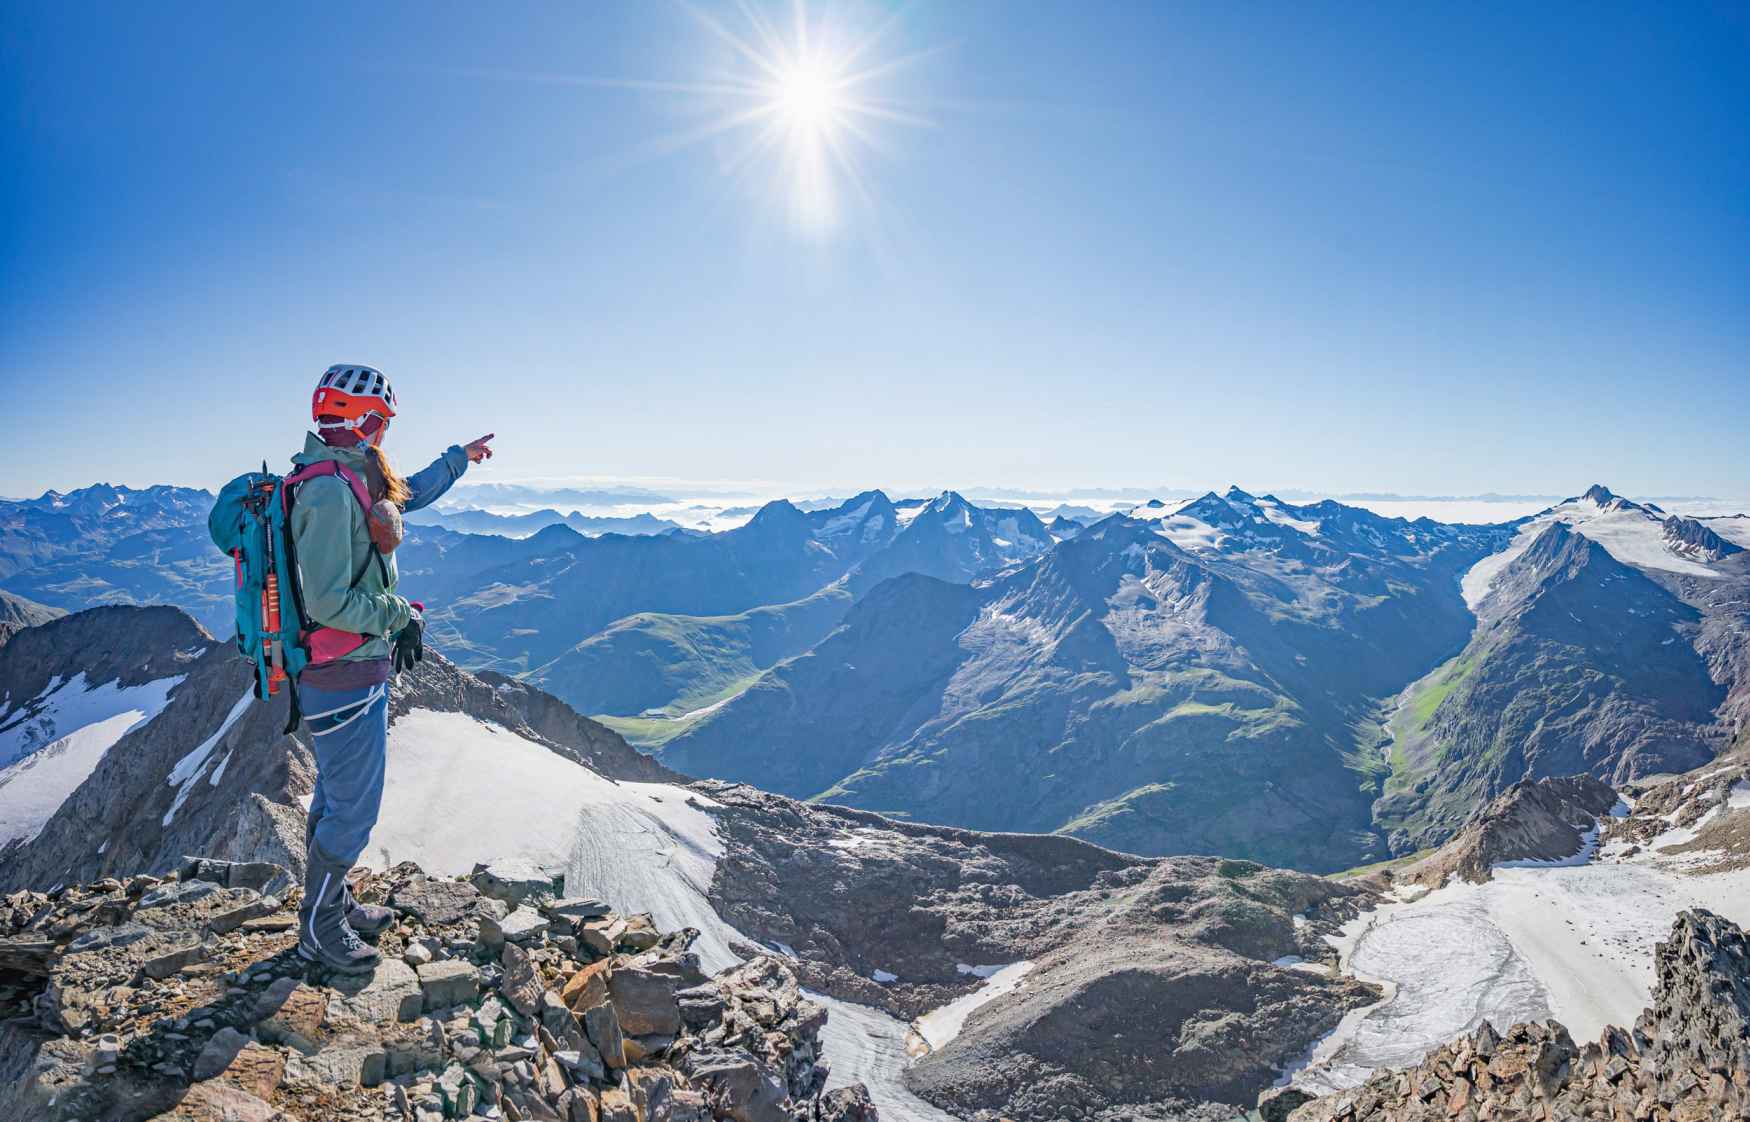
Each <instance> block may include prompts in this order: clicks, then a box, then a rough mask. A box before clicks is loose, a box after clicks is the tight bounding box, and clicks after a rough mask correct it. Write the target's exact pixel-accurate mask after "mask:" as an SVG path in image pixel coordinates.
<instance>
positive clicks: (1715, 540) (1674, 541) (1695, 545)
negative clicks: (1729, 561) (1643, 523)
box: [1665, 514, 1744, 562]
mask: <svg viewBox="0 0 1750 1122" xmlns="http://www.w3.org/2000/svg"><path fill="white" fill-rule="evenodd" d="M1665 543H1666V545H1668V546H1669V547H1670V548H1671V551H1672V552H1673V553H1680V554H1682V555H1683V556H1685V557H1688V558H1689V559H1691V560H1693V561H1707V562H1711V561H1718V560H1720V559H1721V558H1725V557H1730V556H1731V555H1732V554H1734V553H1742V552H1744V547H1743V546H1740V545H1735V544H1734V543H1732V542H1729V541H1727V540H1726V539H1725V538H1722V537H1720V536H1719V535H1718V534H1716V533H1714V532H1713V530H1711V529H1709V528H1708V527H1707V526H1706V525H1705V524H1704V523H1701V522H1698V521H1696V520H1695V519H1693V518H1682V517H1679V516H1678V515H1675V514H1674V515H1672V516H1671V517H1669V518H1667V519H1665Z"/></svg>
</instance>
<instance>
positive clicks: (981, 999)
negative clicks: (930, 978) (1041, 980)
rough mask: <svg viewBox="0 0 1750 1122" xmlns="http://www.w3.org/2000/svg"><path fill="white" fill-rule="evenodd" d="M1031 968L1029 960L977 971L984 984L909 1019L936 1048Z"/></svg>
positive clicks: (1012, 987)
mask: <svg viewBox="0 0 1750 1122" xmlns="http://www.w3.org/2000/svg"><path fill="white" fill-rule="evenodd" d="M1032 969H1033V964H1032V963H1031V962H1011V963H1009V964H1008V965H1007V966H1002V967H998V968H997V969H996V970H994V971H992V972H991V973H990V974H988V975H984V974H981V975H979V976H980V977H983V978H984V979H985V982H984V985H982V986H979V987H978V988H977V989H975V990H973V991H972V992H971V993H969V994H966V995H964V996H962V997H957V998H955V999H954V1000H953V1001H950V1002H949V1003H948V1004H946V1005H943V1006H941V1007H940V1008H937V1009H932V1010H930V1011H929V1012H928V1013H925V1014H924V1015H923V1016H921V1017H919V1018H918V1019H917V1020H915V1021H913V1022H912V1028H913V1030H915V1031H916V1032H917V1034H918V1035H919V1036H921V1037H922V1038H923V1039H924V1042H925V1043H926V1044H928V1045H929V1046H930V1050H931V1051H932V1052H933V1051H936V1050H937V1049H939V1048H941V1047H943V1046H944V1045H946V1044H947V1043H948V1042H949V1041H950V1040H953V1039H954V1038H955V1037H956V1036H959V1035H960V1030H961V1029H962V1028H964V1027H965V1025H966V1018H967V1017H969V1016H971V1015H972V1012H973V1010H975V1009H978V1008H980V1007H982V1006H985V1005H988V1004H990V1003H991V1002H992V1001H995V1000H996V999H997V998H999V997H1001V996H1003V995H1004V994H1006V993H1012V992H1014V991H1015V990H1016V989H1018V988H1020V985H1021V980H1022V979H1023V978H1025V977H1026V976H1027V972H1028V971H1029V970H1032ZM972 972H976V970H975V971H972Z"/></svg>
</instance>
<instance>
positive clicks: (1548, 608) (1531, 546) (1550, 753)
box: [1374, 487, 1750, 854]
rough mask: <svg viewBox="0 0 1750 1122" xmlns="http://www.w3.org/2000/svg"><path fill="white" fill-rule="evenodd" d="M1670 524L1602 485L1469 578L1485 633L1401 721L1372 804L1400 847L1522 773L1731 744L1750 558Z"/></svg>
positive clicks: (1748, 701) (1749, 608)
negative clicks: (1720, 550)
mask: <svg viewBox="0 0 1750 1122" xmlns="http://www.w3.org/2000/svg"><path fill="white" fill-rule="evenodd" d="M1663 519H1664V516H1663V514H1662V512H1659V511H1657V510H1656V509H1655V508H1651V507H1648V506H1644V505H1642V504H1637V503H1633V502H1630V501H1628V500H1625V499H1622V498H1620V497H1618V496H1615V495H1612V494H1611V493H1610V492H1609V491H1608V490H1606V489H1604V488H1602V487H1595V488H1593V489H1592V490H1590V491H1588V492H1587V494H1586V495H1583V496H1580V497H1579V498H1575V499H1571V500H1569V501H1568V502H1566V503H1563V504H1560V505H1559V506H1557V507H1555V508H1552V509H1551V510H1550V511H1548V512H1545V514H1543V515H1540V516H1537V517H1535V518H1533V519H1530V520H1527V521H1526V522H1525V523H1524V524H1523V525H1522V526H1521V527H1520V528H1519V530H1518V534H1517V536H1516V537H1515V539H1514V541H1513V544H1512V545H1511V546H1510V547H1509V548H1508V549H1506V550H1504V551H1503V552H1501V553H1499V554H1497V555H1495V556H1493V557H1491V558H1489V559H1487V560H1486V561H1485V562H1484V563H1482V564H1479V565H1478V566H1477V567H1476V568H1475V569H1474V570H1472V571H1471V572H1470V573H1467V574H1466V576H1465V581H1464V588H1465V592H1466V596H1467V598H1468V599H1469V600H1470V601H1471V602H1472V604H1473V606H1474V607H1475V610H1476V612H1477V617H1478V624H1477V628H1476V631H1475V634H1474V635H1473V636H1472V637H1471V640H1470V642H1469V644H1468V645H1467V646H1466V648H1465V649H1464V650H1463V651H1462V652H1461V653H1460V654H1459V655H1458V656H1457V657H1456V658H1455V659H1453V660H1452V661H1451V662H1449V663H1448V664H1446V665H1444V666H1443V667H1441V668H1440V669H1439V670H1437V671H1436V672H1435V673H1434V674H1431V675H1429V676H1428V677H1427V678H1426V679H1424V680H1423V681H1421V682H1419V683H1417V684H1416V685H1415V686H1414V687H1412V688H1411V689H1410V690H1409V691H1407V693H1406V694H1405V696H1404V701H1403V704H1402V705H1401V706H1400V708H1399V710H1398V712H1397V716H1396V718H1395V720H1394V722H1393V731H1394V734H1395V742H1394V743H1392V744H1391V745H1390V749H1391V752H1392V760H1393V774H1392V776H1391V779H1390V780H1389V781H1388V783H1387V785H1386V789H1385V793H1384V796H1383V797H1382V798H1381V799H1380V800H1379V802H1378V804H1377V805H1376V806H1375V808H1374V812H1375V817H1376V819H1377V820H1378V822H1379V824H1380V827H1381V829H1383V830H1385V831H1387V832H1388V833H1389V835H1390V839H1391V845H1392V848H1393V851H1394V852H1396V853H1400V854H1402V853H1408V852H1411V851H1414V850H1417V849H1422V848H1426V847H1428V846H1430V845H1433V844H1437V843H1439V842H1440V841H1442V840H1444V838H1445V837H1447V836H1449V835H1450V833H1451V832H1452V831H1453V830H1454V829H1456V828H1457V827H1458V825H1459V824H1460V823H1461V822H1462V821H1463V820H1464V819H1465V818H1466V817H1467V816H1468V815H1469V814H1470V812H1471V811H1472V810H1473V809H1474V808H1475V807H1477V806H1479V805H1481V804H1482V803H1484V802H1487V801H1488V800H1489V799H1491V798H1493V797H1494V796H1495V795H1498V794H1499V793H1501V792H1502V791H1504V790H1505V789H1506V788H1507V787H1508V786H1510V785H1511V784H1512V783H1514V782H1515V781H1517V780H1518V779H1520V778H1521V777H1524V776H1529V777H1531V778H1541V777H1545V776H1552V775H1571V774H1575V773H1578V772H1586V773H1589V774H1591V775H1593V776H1595V777H1597V778H1600V779H1603V780H1605V781H1607V782H1612V783H1618V784H1620V783H1624V782H1627V781H1629V780H1632V779H1635V778H1638V777H1642V776H1647V775H1651V774H1656V773H1661V772H1680V771H1687V770H1689V769H1690V768H1693V767H1696V766H1698V765H1700V764H1702V763H1704V762H1705V761H1707V760H1709V759H1711V758H1712V757H1713V756H1714V755H1715V754H1716V753H1717V752H1719V751H1720V750H1721V749H1722V748H1723V747H1724V746H1725V743H1726V741H1727V740H1728V739H1729V737H1730V735H1731V734H1732V731H1733V730H1734V729H1735V728H1736V727H1738V726H1739V725H1741V724H1742V723H1743V720H1744V716H1745V707H1746V705H1750V563H1747V562H1746V558H1745V555H1744V554H1742V553H1741V552H1739V553H1735V554H1729V555H1726V556H1725V557H1724V559H1723V560H1715V561H1714V562H1712V563H1703V562H1702V561H1700V560H1698V559H1697V555H1695V554H1694V553H1693V551H1684V550H1674V549H1673V548H1671V545H1672V543H1671V539H1669V538H1668V536H1667V535H1666V533H1665V526H1666V522H1665V521H1664V520H1663ZM1710 532H1711V531H1710Z"/></svg>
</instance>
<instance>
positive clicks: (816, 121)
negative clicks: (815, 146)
mask: <svg viewBox="0 0 1750 1122" xmlns="http://www.w3.org/2000/svg"><path fill="white" fill-rule="evenodd" d="M775 99H776V103H777V106H778V109H779V111H780V112H781V113H782V114H783V116H784V118H785V119H786V120H787V121H788V122H789V124H790V127H791V128H794V129H798V130H801V131H804V132H826V131H830V130H831V129H832V128H834V126H836V125H837V124H838V118H839V114H840V113H841V112H842V111H843V109H844V106H843V105H842V104H841V102H840V99H839V90H838V85H837V83H836V82H835V81H834V79H833V76H832V74H831V73H830V72H829V71H828V70H827V68H826V67H825V66H824V65H822V64H820V63H818V62H814V61H805V62H801V63H797V64H795V65H793V66H790V67H788V68H786V69H784V70H782V71H780V72H779V75H778V80H777V83H776V88H775Z"/></svg>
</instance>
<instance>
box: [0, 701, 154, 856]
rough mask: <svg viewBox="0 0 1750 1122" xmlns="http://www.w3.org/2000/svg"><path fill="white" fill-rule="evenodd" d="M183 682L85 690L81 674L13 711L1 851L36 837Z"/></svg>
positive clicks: (3, 743)
mask: <svg viewBox="0 0 1750 1122" xmlns="http://www.w3.org/2000/svg"><path fill="white" fill-rule="evenodd" d="M181 681H182V678H181V677H175V678H160V679H158V680H157V681H154V682H147V683H144V684H143V685H138V686H119V685H117V684H116V683H115V682H105V683H103V684H102V685H100V686H96V687H94V688H89V689H88V688H86V685H85V675H84V674H75V675H74V676H73V677H72V678H71V679H69V680H67V681H65V682H62V681H61V680H60V679H59V678H56V679H55V680H54V681H53V682H51V683H50V685H49V688H47V689H45V690H44V691H43V693H42V694H40V695H38V697H36V698H33V699H32V703H31V705H21V706H17V707H16V708H15V710H14V711H13V712H14V714H15V715H14V717H13V722H12V724H11V726H10V727H8V728H7V729H6V730H5V731H4V732H0V760H8V761H9V762H8V763H7V765H6V766H5V767H4V769H0V845H3V844H5V843H6V842H9V841H11V840H12V839H14V838H22V839H24V840H26V841H29V840H30V839H32V838H34V837H36V836H37V834H38V833H39V832H41V830H42V828H43V826H44V825H45V824H47V822H48V820H49V819H50V818H52V817H54V814H55V811H57V810H59V809H60V808H61V804H62V803H64V802H66V801H67V796H68V795H71V794H72V793H73V792H74V791H76V790H77V789H78V788H79V785H80V784H81V783H83V782H85V780H86V779H87V778H88V777H89V776H90V775H91V773H92V771H94V770H95V769H96V767H97V765H98V764H99V763H100V762H101V761H102V760H103V757H104V755H105V754H106V753H108V752H109V750H110V748H111V747H113V746H114V745H115V742H116V741H118V740H120V739H121V738H122V737H123V736H125V735H127V733H128V732H130V731H131V730H133V729H135V728H138V727H139V726H140V725H143V724H145V723H146V722H147V721H149V720H151V719H152V718H153V717H156V716H157V715H158V714H159V713H161V712H163V710H164V706H165V705H166V704H167V703H168V701H169V695H170V691H171V690H172V689H174V688H175V687H176V686H177V685H178V684H179V683H180V682H181ZM39 703H40V705H41V708H40V709H39V710H38V711H37V712H36V713H35V714H34V715H32V716H31V717H29V718H28V719H25V718H24V713H25V712H26V710H27V709H28V708H31V707H32V706H34V705H35V704H39ZM3 720H4V718H0V722H3Z"/></svg>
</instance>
